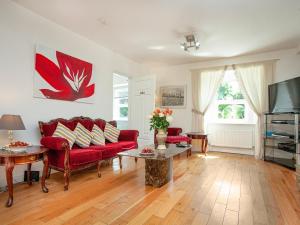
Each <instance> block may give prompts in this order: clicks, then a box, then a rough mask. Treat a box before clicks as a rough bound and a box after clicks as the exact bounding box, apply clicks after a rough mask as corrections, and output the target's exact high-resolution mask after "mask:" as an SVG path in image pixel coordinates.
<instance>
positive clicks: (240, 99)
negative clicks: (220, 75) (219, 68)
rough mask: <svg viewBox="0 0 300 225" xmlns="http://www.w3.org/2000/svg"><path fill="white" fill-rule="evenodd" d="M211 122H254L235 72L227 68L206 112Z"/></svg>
mask: <svg viewBox="0 0 300 225" xmlns="http://www.w3.org/2000/svg"><path fill="white" fill-rule="evenodd" d="M208 114H209V115H210V119H209V120H210V121H211V122H220V123H254V117H255V115H254V113H253V112H252V110H251V109H250V107H249V104H248V103H247V101H246V99H245V96H244V95H243V93H242V91H241V88H240V86H239V83H238V81H237V79H236V76H235V72H234V71H233V70H228V71H226V73H225V76H224V79H223V81H222V83H221V84H220V86H219V88H218V91H217V96H216V98H215V102H214V104H212V107H211V109H210V112H209V113H208Z"/></svg>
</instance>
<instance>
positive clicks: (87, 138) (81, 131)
mask: <svg viewBox="0 0 300 225" xmlns="http://www.w3.org/2000/svg"><path fill="white" fill-rule="evenodd" d="M74 132H75V133H76V135H77V137H76V140H75V143H76V144H77V145H78V146H80V147H81V148H87V147H89V146H90V143H91V140H92V133H91V132H90V131H89V130H88V129H86V128H85V127H84V126H83V125H82V124H81V123H77V126H76V128H75V130H74Z"/></svg>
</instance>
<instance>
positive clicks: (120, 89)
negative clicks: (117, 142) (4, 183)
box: [113, 73, 129, 130]
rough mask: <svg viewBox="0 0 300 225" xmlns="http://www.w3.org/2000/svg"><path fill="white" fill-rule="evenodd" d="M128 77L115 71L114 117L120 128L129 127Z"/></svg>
mask: <svg viewBox="0 0 300 225" xmlns="http://www.w3.org/2000/svg"><path fill="white" fill-rule="evenodd" d="M128 93H129V85H128V77H126V76H123V75H120V74H117V73H113V119H114V120H116V121H117V124H118V129H122V130H123V129H128V106H129V105H128V96H129V94H128Z"/></svg>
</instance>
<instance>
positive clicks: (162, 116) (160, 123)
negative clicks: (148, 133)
mask: <svg viewBox="0 0 300 225" xmlns="http://www.w3.org/2000/svg"><path fill="white" fill-rule="evenodd" d="M172 114H173V110H172V109H169V108H166V109H160V108H156V109H154V110H153V112H152V114H151V115H150V116H149V118H150V130H152V129H163V130H167V128H168V127H169V125H170V122H172V120H173V117H172Z"/></svg>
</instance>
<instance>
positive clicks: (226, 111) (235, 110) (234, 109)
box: [218, 104, 245, 119]
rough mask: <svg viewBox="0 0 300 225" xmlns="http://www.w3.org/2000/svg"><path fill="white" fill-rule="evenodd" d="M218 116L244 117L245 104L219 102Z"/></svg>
mask: <svg viewBox="0 0 300 225" xmlns="http://www.w3.org/2000/svg"><path fill="white" fill-rule="evenodd" d="M218 118H219V119H244V118H245V105H244V104H219V105H218Z"/></svg>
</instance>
